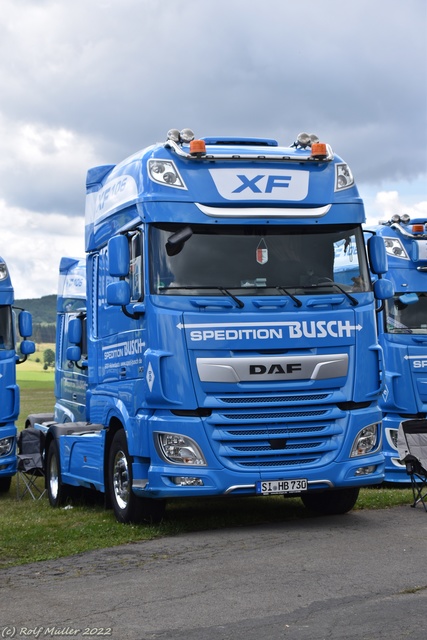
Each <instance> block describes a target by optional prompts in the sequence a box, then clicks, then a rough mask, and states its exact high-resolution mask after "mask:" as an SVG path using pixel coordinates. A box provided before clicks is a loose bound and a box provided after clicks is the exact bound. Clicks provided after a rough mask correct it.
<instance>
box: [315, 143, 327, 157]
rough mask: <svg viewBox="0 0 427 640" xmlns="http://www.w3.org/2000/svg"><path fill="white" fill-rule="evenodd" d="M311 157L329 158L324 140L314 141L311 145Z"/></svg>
mask: <svg viewBox="0 0 427 640" xmlns="http://www.w3.org/2000/svg"><path fill="white" fill-rule="evenodd" d="M311 157H312V158H319V159H323V158H327V157H328V149H327V147H326V144H325V143H324V142H313V144H312V145H311Z"/></svg>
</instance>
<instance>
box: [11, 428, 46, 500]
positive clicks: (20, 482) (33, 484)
mask: <svg viewBox="0 0 427 640" xmlns="http://www.w3.org/2000/svg"><path fill="white" fill-rule="evenodd" d="M44 440H45V436H44V433H43V432H42V431H39V430H38V429H35V428H34V427H29V428H28V429H23V430H22V431H21V433H20V434H19V436H18V465H17V474H16V497H17V498H18V500H22V498H23V497H24V496H26V495H27V494H29V495H30V496H31V497H32V499H33V500H40V498H42V497H43V496H44V494H45V493H46V488H45V483H44V481H43V483H41V482H40V481H39V478H44V477H45V468H44V457H43V456H44ZM40 485H41V486H40Z"/></svg>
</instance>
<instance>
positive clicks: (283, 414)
mask: <svg viewBox="0 0 427 640" xmlns="http://www.w3.org/2000/svg"><path fill="white" fill-rule="evenodd" d="M325 413H326V409H319V410H318V411H280V412H274V413H270V412H269V413H268V414H267V413H265V412H261V413H249V414H247V413H234V414H229V415H227V418H228V419H229V420H245V419H246V420H262V418H266V417H268V419H271V418H274V419H276V418H308V417H312V416H324V415H325Z"/></svg>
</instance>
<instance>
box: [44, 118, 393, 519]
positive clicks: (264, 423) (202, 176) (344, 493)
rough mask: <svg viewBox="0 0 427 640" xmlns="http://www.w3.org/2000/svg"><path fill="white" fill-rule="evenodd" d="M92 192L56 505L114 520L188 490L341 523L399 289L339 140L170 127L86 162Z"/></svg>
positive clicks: (367, 436) (59, 402)
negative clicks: (87, 508) (273, 502)
mask: <svg viewBox="0 0 427 640" xmlns="http://www.w3.org/2000/svg"><path fill="white" fill-rule="evenodd" d="M86 194H87V195H86V233H85V241H86V260H85V280H86V301H85V304H83V302H82V301H81V302H82V305H81V307H78V306H77V307H76V308H74V309H72V310H70V311H67V310H66V309H65V307H64V305H63V302H62V301H61V302H60V303H59V307H60V308H59V310H58V312H59V313H60V314H64V321H63V324H62V326H63V327H64V330H60V331H59V333H58V346H57V351H58V352H60V353H62V355H61V358H63V355H64V354H65V359H63V360H62V361H61V363H59V361H58V364H57V366H58V377H57V382H56V393H57V399H56V409H55V413H56V416H57V418H58V422H56V423H55V424H54V425H51V426H50V427H49V428H48V429H47V434H46V446H47V455H46V458H47V477H48V494H49V499H50V502H51V504H52V505H53V506H58V505H59V504H61V503H63V502H64V500H66V499H67V497H68V495H69V488H70V487H72V486H83V487H89V488H92V489H96V490H98V491H101V492H103V493H105V494H106V498H107V502H109V503H110V504H111V505H112V507H113V509H114V512H115V515H116V517H117V519H118V520H119V521H121V522H133V521H140V520H145V519H156V518H159V517H161V513H162V512H163V509H164V505H165V501H166V500H169V499H174V498H179V497H189V496H193V497H199V498H203V497H206V496H218V495H223V496H229V495H247V496H259V497H260V498H261V497H262V496H269V495H273V494H281V495H284V496H285V497H286V496H288V495H299V496H301V499H302V500H303V502H304V504H305V505H306V506H307V507H309V508H311V509H315V510H317V511H319V512H321V513H344V512H346V511H348V510H349V509H351V508H352V506H353V505H354V503H355V501H356V499H357V495H358V492H359V488H360V487H361V486H367V485H372V484H377V483H380V482H382V480H383V477H384V455H383V453H382V442H381V434H382V431H381V411H380V409H379V406H378V400H379V396H380V394H381V391H382V385H383V373H384V372H383V370H382V363H383V358H382V349H381V347H380V346H379V344H378V339H377V332H376V311H375V309H376V307H377V301H378V300H384V299H385V298H387V297H389V296H391V295H392V288H391V284H390V282H389V281H388V280H387V279H385V278H383V277H382V276H383V274H384V273H385V271H386V270H387V261H386V253H385V248H384V243H383V241H382V240H381V239H380V238H377V237H374V238H372V239H371V241H370V243H369V246H368V251H369V254H370V264H371V269H372V271H373V272H374V273H375V275H376V281H375V283H374V284H373V283H372V279H371V274H370V271H369V267H368V260H367V254H366V248H365V243H364V236H363V230H362V223H363V222H364V220H365V214H364V207H363V202H362V200H361V198H360V196H359V194H358V191H357V188H356V185H355V182H354V178H353V175H352V173H351V170H350V168H349V166H348V164H347V163H346V162H344V161H343V160H342V159H341V158H340V157H339V156H338V155H336V154H335V153H334V152H333V151H332V149H331V147H330V146H329V145H328V144H325V143H321V142H319V141H318V139H317V137H316V136H313V135H308V134H300V135H299V136H298V137H297V139H296V140H295V142H293V143H292V144H291V145H289V146H285V147H283V146H279V144H278V143H277V142H276V141H275V140H272V139H269V138H267V139H259V138H240V139H239V138H224V137H215V138H214V137H205V138H200V139H196V138H195V137H194V134H193V133H192V132H191V131H190V130H188V129H184V130H182V131H178V130H175V129H172V130H170V131H169V132H168V136H167V139H166V141H165V142H163V143H159V144H156V145H153V146H151V147H148V148H146V149H143V150H142V151H140V152H137V153H136V154H134V155H133V156H131V157H129V158H127V159H125V160H124V161H123V162H122V163H120V164H118V165H116V166H114V165H106V166H101V167H95V168H93V169H90V170H89V171H88V174H87V181H86ZM66 264H67V263H66V261H65V262H64V263H63V264H61V268H64V273H65V270H66ZM69 264H70V263H69ZM355 265H356V266H357V282H353V281H351V282H349V281H348V280H347V276H348V274H347V271H348V268H349V267H350V266H351V267H354V266H355ZM63 297H64V296H63ZM64 298H65V297H64ZM77 304H80V303H77ZM67 315H68V317H65V316H67ZM58 326H60V325H58ZM65 336H66V337H65ZM60 341H63V344H62V343H61V344H60ZM78 381H80V382H82V381H83V382H82V384H83V386H82V387H81V392H82V393H81V395H80V396H79V397H80V400H78V396H77V388H79V384H80V382H78ZM69 384H71V385H73V389H74V393H76V403H75V404H74V405H72V398H71V401H70V399H69V397H68V398H67V399H65V397H64V396H65V387H66V385H69ZM84 396H85V406H83V404H82V400H81V399H82V398H83V397H84ZM69 418H71V424H70V421H69Z"/></svg>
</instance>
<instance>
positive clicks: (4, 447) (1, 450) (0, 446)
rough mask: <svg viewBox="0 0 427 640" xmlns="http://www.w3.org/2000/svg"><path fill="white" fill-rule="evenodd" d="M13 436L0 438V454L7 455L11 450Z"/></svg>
mask: <svg viewBox="0 0 427 640" xmlns="http://www.w3.org/2000/svg"><path fill="white" fill-rule="evenodd" d="M14 442H15V438H1V439H0V456H7V455H9V453H10V452H11V451H12V448H13V444H14Z"/></svg>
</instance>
